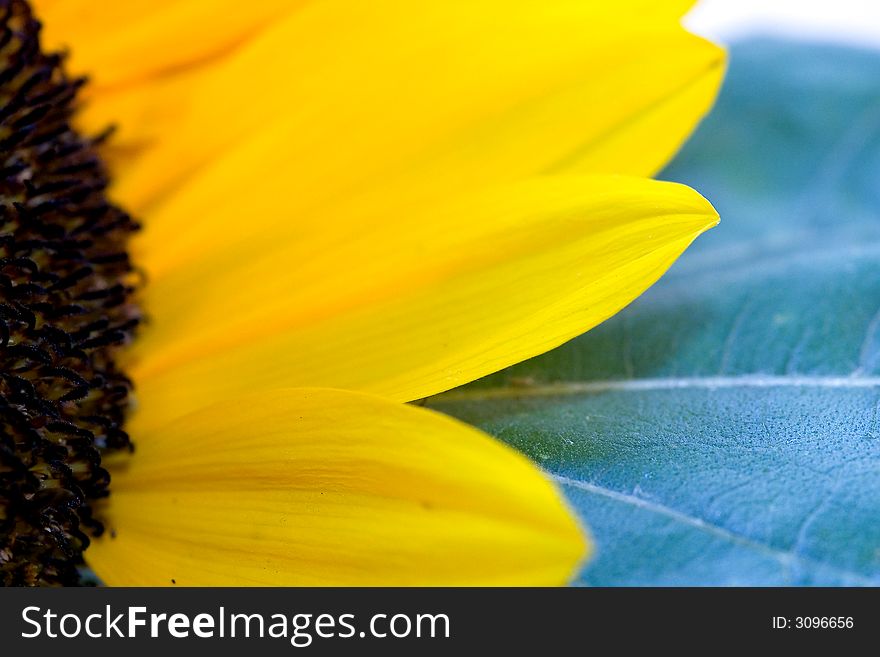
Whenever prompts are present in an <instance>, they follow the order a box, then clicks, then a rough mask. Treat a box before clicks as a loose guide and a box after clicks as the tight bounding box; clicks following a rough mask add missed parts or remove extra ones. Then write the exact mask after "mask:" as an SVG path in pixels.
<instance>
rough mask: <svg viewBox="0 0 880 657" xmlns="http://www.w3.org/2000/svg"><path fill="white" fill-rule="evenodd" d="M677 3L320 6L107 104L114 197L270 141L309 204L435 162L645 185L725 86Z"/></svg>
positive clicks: (466, 170)
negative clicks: (571, 173) (614, 177)
mask: <svg viewBox="0 0 880 657" xmlns="http://www.w3.org/2000/svg"><path fill="white" fill-rule="evenodd" d="M681 4H682V3H678V2H676V3H656V6H655V3H650V2H635V1H631V2H625V3H604V2H583V1H582V0H566V1H557V2H547V3H536V2H514V3H510V2H505V3H500V2H477V3H474V2H462V1H460V0H459V1H451V2H449V1H446V2H427V3H426V2H418V3H408V2H399V1H391V0H376V1H375V2H363V3H354V2H340V1H335V2H322V3H313V4H309V5H308V6H306V7H303V8H302V9H301V10H300V11H298V12H293V13H292V14H290V15H288V16H286V17H285V18H284V20H280V21H277V22H276V23H274V24H273V25H272V27H271V28H269V29H266V30H265V31H264V32H262V33H261V34H260V35H259V37H257V38H254V39H251V40H250V41H248V43H247V44H246V45H244V46H242V47H241V48H240V49H238V50H237V51H236V52H235V53H234V54H232V55H230V56H229V57H227V58H224V59H223V61H220V62H217V63H215V64H213V65H212V66H210V67H207V68H205V70H201V69H200V70H198V71H190V70H187V71H184V72H182V73H180V74H179V75H177V76H171V77H168V76H165V77H163V78H161V79H155V80H152V81H150V82H149V83H148V84H144V85H136V86H129V87H128V88H126V89H124V90H120V91H118V92H116V93H106V94H101V95H100V97H96V98H94V99H93V102H91V103H89V105H88V106H87V112H86V115H85V116H84V117H83V121H84V126H85V129H87V130H89V131H94V130H99V129H101V128H103V127H104V126H105V125H106V124H107V123H110V122H118V123H119V124H120V131H119V133H118V135H117V137H116V140H115V142H114V143H115V144H117V147H118V148H121V149H123V151H124V153H125V154H126V156H127V159H126V161H125V166H124V167H123V166H120V167H117V170H116V175H117V185H116V188H115V193H116V194H117V197H118V198H119V199H120V200H121V201H122V202H123V204H124V205H126V206H127V207H129V208H130V209H133V210H135V211H138V212H140V211H143V210H145V209H146V208H148V207H150V206H151V205H152V204H153V203H155V202H157V201H158V200H159V199H161V198H163V197H164V195H166V194H168V193H170V192H171V191H172V190H174V189H177V188H179V187H181V186H183V185H184V184H188V182H189V180H190V178H191V177H192V176H193V175H194V174H195V173H196V172H197V171H198V170H199V169H200V168H201V167H203V166H205V165H206V164H207V163H210V162H213V161H214V160H216V159H217V158H219V157H221V156H223V155H224V154H225V153H227V152H228V151H229V150H230V149H233V148H235V147H236V146H237V145H239V144H240V143H242V142H244V141H248V140H250V139H254V138H257V139H259V138H261V135H260V134H259V133H269V134H271V135H283V136H276V137H275V149H276V151H277V154H276V155H275V156H274V157H270V160H271V161H272V162H274V161H276V160H278V159H279V157H281V156H283V158H284V159H283V164H282V165H281V166H282V170H283V171H284V173H285V175H286V176H287V179H288V180H289V181H291V184H293V185H295V186H296V189H297V193H298V194H299V195H300V196H301V203H302V204H312V205H314V204H315V203H317V202H319V201H320V200H322V199H326V198H327V196H328V195H339V194H343V193H346V191H347V190H348V189H349V188H350V187H351V186H353V185H357V184H359V185H365V184H367V181H368V180H369V179H370V177H372V176H377V175H381V174H383V173H386V172H387V171H388V170H389V169H393V168H395V167H396V168H398V169H399V168H402V167H408V168H411V167H412V166H413V165H412V162H413V161H414V160H415V161H423V160H425V159H429V160H432V161H434V162H435V165H434V166H435V167H436V168H439V170H440V171H441V175H446V173H447V172H454V173H455V175H457V176H459V177H464V176H471V177H477V178H479V180H480V182H481V183H485V182H487V181H488V180H492V181H497V180H509V179H511V178H513V177H515V176H523V175H533V174H535V173H537V172H541V171H543V170H545V169H548V168H554V170H558V168H559V167H560V166H561V165H562V164H566V165H567V166H577V167H578V168H579V170H581V171H601V172H606V173H638V174H649V173H653V172H654V171H655V170H656V169H657V168H658V167H659V166H661V165H662V164H663V163H664V162H665V161H666V160H667V159H668V157H669V156H670V155H671V153H672V152H674V149H675V148H676V147H677V145H678V143H679V142H680V141H681V140H682V139H683V138H684V137H685V136H686V135H687V134H688V133H689V131H690V130H691V129H692V128H693V126H694V125H695V123H696V122H697V120H698V119H699V118H700V117H701V116H702V115H703V113H704V112H705V111H706V109H707V107H708V105H709V103H710V102H711V100H712V98H713V97H714V94H715V91H716V89H717V86H718V83H719V80H720V71H721V68H722V66H721V62H722V60H723V53H722V52H721V51H720V50H719V49H718V48H717V47H715V46H713V45H711V44H708V43H706V42H705V41H703V40H701V39H699V38H697V37H695V36H693V35H690V34H688V33H686V32H685V31H684V30H683V29H681V28H680V26H679V25H678V13H679V10H680V9H681ZM122 32H123V33H124V31H122ZM292 44H295V45H292ZM171 50H172V51H173V48H172V49H171ZM695 88H698V89H700V90H702V93H700V94H696V93H695V92H694V91H693V90H694V89H695ZM678 96H684V97H685V99H686V100H687V102H685V101H680V102H679V103H678V105H679V106H678V107H677V109H676V111H675V112H674V113H669V112H667V113H662V112H661V115H660V116H659V117H658V118H657V119H655V120H653V125H652V129H651V130H643V131H641V132H640V133H639V137H638V144H637V145H635V144H632V143H630V142H628V141H626V140H622V141H619V142H617V143H619V145H620V149H623V151H624V152H622V153H621V152H618V151H617V150H615V151H614V152H612V153H611V155H610V157H609V158H608V163H613V164H614V165H615V167H617V168H611V167H609V166H606V162H605V159H604V158H597V157H593V156H592V155H591V153H592V146H591V145H592V144H594V143H601V146H602V148H603V150H607V149H608V146H609V143H610V142H609V141H608V140H607V136H608V135H609V134H610V133H614V132H619V131H623V132H624V134H625V132H626V130H627V129H628V126H630V125H634V124H638V123H643V122H645V121H650V116H651V115H653V114H654V113H655V112H656V111H657V110H658V109H662V107H663V106H664V105H665V104H667V103H669V102H671V100H672V99H675V98H677V97H678ZM278 124H282V125H280V126H279V125H278ZM272 162H266V163H263V164H261V166H260V167H259V171H261V172H262V171H266V170H268V169H269V167H270V166H274V164H272ZM247 188H248V187H247V181H242V182H241V183H240V185H239V186H238V187H237V188H236V189H239V190H245V189H247ZM232 191H234V190H230V192H232ZM155 221H158V220H154V223H155Z"/></svg>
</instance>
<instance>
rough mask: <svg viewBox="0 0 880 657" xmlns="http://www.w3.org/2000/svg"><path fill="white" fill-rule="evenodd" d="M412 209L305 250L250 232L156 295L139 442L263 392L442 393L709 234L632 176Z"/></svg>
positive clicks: (378, 204)
mask: <svg viewBox="0 0 880 657" xmlns="http://www.w3.org/2000/svg"><path fill="white" fill-rule="evenodd" d="M405 198H406V197H405V195H404V194H403V193H402V192H401V193H400V194H393V193H389V191H388V190H384V189H380V190H376V191H375V193H374V194H373V195H371V196H361V197H358V198H353V199H351V203H350V204H349V205H348V206H346V207H345V208H341V207H338V208H336V214H333V215H331V216H321V217H318V218H317V219H316V221H319V222H320V221H323V222H324V230H323V231H322V232H316V233H312V234H311V235H310V236H308V237H303V238H302V239H298V238H297V237H296V231H297V230H299V228H298V227H297V226H296V225H294V226H292V227H291V228H290V230H288V231H287V232H286V233H278V234H275V233H271V234H268V235H262V234H260V233H259V232H258V231H257V232H256V233H253V234H252V233H250V232H248V229H247V227H246V224H247V223H248V219H247V218H242V226H241V232H240V233H237V236H238V237H239V239H240V243H239V244H238V245H237V246H233V247H230V250H228V251H224V250H222V249H221V250H220V251H218V252H217V253H213V252H212V254H211V256H207V255H205V256H203V257H196V256H194V255H192V254H190V255H191V257H193V258H195V260H192V261H190V262H189V263H188V264H186V265H183V264H181V265H180V266H178V267H176V268H175V269H173V270H170V271H167V272H166V273H165V274H164V275H162V276H160V277H158V278H157V279H156V280H154V281H153V282H152V283H151V284H150V285H148V286H147V288H146V299H145V302H146V309H147V312H148V313H149V314H150V315H151V317H152V318H153V324H152V325H151V326H150V327H148V328H147V329H146V330H145V332H144V334H143V335H142V337H141V338H140V339H139V340H138V341H137V343H136V346H135V352H134V357H133V360H132V362H131V363H130V370H129V371H130V372H131V373H132V375H133V376H134V378H135V381H136V383H137V389H138V395H139V397H140V399H141V400H142V406H143V408H144V409H145V411H144V412H143V413H139V414H137V415H136V416H135V417H134V418H133V422H134V425H133V426H144V424H149V423H154V422H160V421H162V420H166V419H168V418H171V417H174V416H176V415H179V414H181V413H184V412H187V411H189V410H191V409H193V408H198V407H200V406H202V405H205V404H207V403H210V401H211V400H214V399H218V398H227V397H234V396H236V395H238V394H241V393H242V392H245V391H248V390H255V389H265V388H274V387H288V386H290V387H299V386H322V387H323V386H326V387H339V388H347V389H356V390H363V391H369V392H374V393H377V394H382V395H384V396H388V397H391V398H394V399H397V400H412V399H418V398H420V397H424V396H427V395H430V394H434V393H437V392H441V391H443V390H447V389H449V388H452V387H455V386H458V385H460V384H463V383H466V382H468V381H471V380H474V379H476V378H478V377H481V376H484V375H486V374H489V373H491V372H494V371H497V370H499V369H501V368H503V367H506V366H508V365H511V364H513V363H516V362H519V361H521V360H524V359H526V358H529V357H531V356H534V355H537V354H539V353H542V352H544V351H547V350H549V349H552V348H554V347H556V346H558V345H559V344H561V343H563V342H565V341H566V340H569V339H570V338H572V337H574V336H576V335H579V334H580V333H583V332H584V331H586V330H588V329H589V328H591V327H593V326H595V325H596V324H598V323H599V322H601V321H603V320H605V319H606V318H608V317H610V316H611V315H613V314H614V313H615V312H617V311H618V310H620V308H622V307H623V306H625V305H626V304H628V303H629V302H630V301H632V300H633V299H634V298H635V297H636V296H638V295H639V294H640V293H641V292H642V291H643V290H645V288H647V287H648V286H649V285H651V284H652V283H653V282H654V281H655V280H656V279H657V278H658V277H659V276H660V275H661V274H662V273H663V272H664V271H665V270H666V269H667V268H668V267H669V266H670V265H671V264H672V262H673V261H674V260H675V259H676V258H677V257H678V255H679V254H680V253H681V252H682V251H683V250H684V249H685V248H686V247H687V246H688V245H689V244H690V243H691V241H692V240H693V239H694V238H695V237H696V236H697V235H698V234H699V233H701V232H702V231H704V230H706V229H707V228H708V227H710V226H712V225H714V224H715V223H716V222H717V215H716V214H715V211H714V210H713V208H712V207H711V206H710V205H709V204H708V203H707V202H706V201H705V200H704V199H703V198H702V197H701V196H699V195H698V194H697V193H695V192H694V191H693V190H690V189H688V188H687V187H684V186H681V185H677V184H673V183H663V182H656V181H650V180H645V179H636V178H626V177H555V178H554V177H547V178H537V179H534V180H531V181H529V182H527V183H520V184H517V185H509V186H502V187H498V188H492V189H488V190H483V191H481V192H480V193H478V194H468V195H465V196H463V197H460V198H455V199H434V200H433V202H432V203H419V204H415V205H406V204H404V205H402V206H400V205H397V206H395V205H390V202H391V201H390V199H394V200H395V201H400V200H401V199H405ZM249 237H252V238H253V239H249ZM254 244H259V245H260V248H254ZM273 245H274V247H273Z"/></svg>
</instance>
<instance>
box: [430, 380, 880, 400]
mask: <svg viewBox="0 0 880 657" xmlns="http://www.w3.org/2000/svg"><path fill="white" fill-rule="evenodd" d="M730 388H837V389H859V388H880V377H876V376H861V375H859V374H850V375H847V376H799V375H787V376H773V375H764V374H743V375H741V376H705V377H699V376H696V377H659V378H643V379H610V380H596V381H558V382H553V383H541V384H535V385H520V386H496V387H491V388H458V389H454V390H450V391H449V392H445V393H442V394H440V395H437V396H436V397H435V398H434V399H436V400H437V401H441V402H457V401H489V400H493V399H518V398H522V399H528V398H533V397H562V396H570V395H591V394H597V393H603V392H643V391H651V390H683V389H698V390H722V389H730Z"/></svg>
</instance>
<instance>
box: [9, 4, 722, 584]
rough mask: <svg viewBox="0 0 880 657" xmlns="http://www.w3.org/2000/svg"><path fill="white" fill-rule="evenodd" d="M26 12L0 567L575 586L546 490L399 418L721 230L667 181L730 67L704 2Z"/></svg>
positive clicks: (171, 579)
mask: <svg viewBox="0 0 880 657" xmlns="http://www.w3.org/2000/svg"><path fill="white" fill-rule="evenodd" d="M32 4H33V5H35V12H36V14H37V15H38V16H39V17H40V20H41V21H42V23H43V25H44V27H43V30H44V32H43V36H42V42H43V46H44V47H45V50H43V51H41V49H40V47H39V44H38V42H37V32H38V25H37V23H36V21H35V19H34V18H33V17H32V15H31V11H30V9H29V7H28V3H26V2H25V1H24V0H0V8H2V12H3V34H4V35H5V36H4V37H3V39H2V43H0V81H2V89H0V93H2V100H3V101H4V108H5V109H4V110H3V113H2V115H0V119H2V122H0V145H2V150H0V153H2V154H3V157H4V158H5V167H6V168H5V169H4V174H3V176H2V178H0V180H2V183H3V191H2V195H0V201H2V208H3V210H4V215H3V217H2V219H3V222H4V224H5V226H4V228H3V233H2V236H3V237H4V239H5V241H4V242H2V244H3V247H4V249H5V253H4V254H3V255H4V256H5V258H4V261H3V262H4V265H5V269H4V270H3V273H4V279H3V281H0V282H2V283H3V286H2V290H3V292H2V294H3V295H4V296H3V298H2V299H0V301H2V305H0V312H2V319H3V322H4V326H5V337H6V339H5V341H4V346H3V349H4V353H3V354H2V366H3V379H2V385H3V386H4V387H3V393H4V394H3V401H2V404H0V411H2V425H0V426H2V428H3V430H4V432H3V437H2V441H3V442H2V444H0V447H2V450H0V484H2V488H0V520H2V523H3V524H2V528H3V533H2V534H0V541H2V542H0V576H2V578H3V581H5V582H6V583H13V584H21V583H26V584H47V583H50V584H51V583H73V582H75V581H76V564H77V563H78V562H79V561H80V559H81V556H82V554H83V552H84V551H85V549H86V547H88V551H87V552H85V557H86V561H87V563H88V564H89V566H91V567H92V568H93V569H94V571H95V572H96V573H97V575H98V576H99V577H100V578H101V579H102V580H103V581H105V582H106V583H108V584H111V585H141V584H154V585H170V584H177V585H213V584H223V585H232V584H246V585H247V584H256V585H264V584H308V585H311V584H342V585H361V584H380V585H385V584H489V585H496V584H560V583H564V582H566V581H567V580H568V579H569V578H570V577H571V575H572V574H573V572H574V570H575V568H576V567H577V565H578V564H579V563H580V561H581V560H582V558H583V557H584V556H585V553H586V551H587V545H588V542H587V539H586V538H585V535H584V531H583V530H582V529H581V528H580V527H579V525H578V523H577V522H576V521H575V520H574V519H573V518H572V516H571V514H570V512H569V510H568V508H567V506H566V504H565V502H564V501H563V500H562V498H561V496H560V494H559V492H558V491H557V490H556V489H555V488H554V486H553V485H552V484H551V483H550V482H549V481H548V480H547V479H546V478H545V477H544V475H543V474H542V473H541V472H540V471H539V470H538V469H537V468H536V467H535V466H534V465H532V464H531V463H530V462H528V461H527V460H526V459H525V458H524V457H522V456H520V455H518V454H517V453H515V452H514V451H512V450H510V449H509V448H507V447H505V446H503V445H501V444H499V443H497V442H495V441H493V440H492V439H490V438H489V437H487V436H485V435H483V434H481V433H480V432H478V431H476V430H474V429H472V428H470V427H467V426H465V425H463V424H461V423H459V422H457V421H455V420H452V419H450V418H446V417H443V416H441V415H438V414H435V413H432V412H430V411H427V410H425V409H421V408H418V407H416V406H413V405H407V404H403V403H401V402H409V401H414V400H418V399H421V398H424V397H426V396H429V395H433V394H436V393H439V392H442V391H445V390H448V389H450V388H452V387H455V386H458V385H461V384H464V383H466V382H469V381H472V380H474V379H477V378H479V377H481V376H484V375H486V374H489V373H491V372H494V371H497V370H499V369H501V368H504V367H506V366H508V365H511V364H513V363H516V362H518V361H521V360H523V359H526V358H529V357H531V356H534V355H537V354H540V353H542V352H545V351H547V350H549V349H552V348H554V347H556V346H558V345H559V344H561V343H563V342H565V341H566V340H568V339H570V338H572V337H574V336H576V335H578V334H580V333H582V332H584V331H586V330H588V329H589V328H591V327H593V326H595V325H596V324H598V323H599V322H601V321H603V320H605V319H606V318H608V317H609V316H611V315H613V314H614V313H615V312H617V311H618V310H619V309H620V308H622V307H623V306H625V305H626V304H628V303H629V302H630V301H632V300H633V299H634V298H635V297H636V296H638V295H639V294H640V293H641V292H642V291H644V290H645V289H646V288H647V287H648V286H650V285H651V284H652V283H653V282H654V281H655V280H656V279H657V278H658V277H660V276H661V275H662V273H663V272H664V271H665V270H666V269H667V268H668V267H669V266H670V265H671V264H672V262H673V261H674V260H675V259H676V258H677V257H678V256H679V255H680V254H681V253H682V251H683V250H684V249H685V248H687V246H688V245H689V244H690V243H691V242H692V241H693V240H694V239H695V238H696V237H697V236H698V235H699V234H700V233H701V232H703V231H705V230H706V229H708V228H709V227H711V226H713V225H714V224H715V223H716V222H717V215H716V213H715V211H714V209H713V208H712V207H711V205H709V203H708V202H707V201H705V200H704V199H703V198H702V197H701V196H699V194H697V193H696V192H694V191H693V190H691V189H689V188H687V187H684V186H682V185H678V184H673V183H665V182H658V181H653V180H649V179H648V178H646V176H650V175H653V174H654V173H655V172H656V171H657V170H658V169H659V168H660V167H661V166H662V165H663V164H664V163H665V162H666V161H667V160H668V159H669V158H670V157H671V156H672V154H673V153H674V152H675V150H676V149H677V148H678V146H679V145H680V144H681V142H682V141H683V140H684V139H685V138H686V136H687V135H688V134H689V132H690V131H691V130H692V129H693V126H694V125H695V124H696V122H697V121H698V120H699V118H700V117H701V116H702V115H703V114H704V113H705V112H706V111H707V110H708V108H709V107H710V105H711V102H712V100H713V98H714V95H715V93H716V91H717V88H718V85H719V84H720V80H721V77H722V74H723V66H724V56H723V52H722V51H720V50H719V49H718V48H717V47H716V46H714V45H712V44H710V43H707V42H705V41H704V40H702V39H700V38H698V37H696V36H694V35H691V34H689V33H688V32H686V31H685V30H684V29H683V28H682V27H681V26H680V18H681V16H682V14H683V13H684V12H685V11H686V10H687V9H688V6H689V4H690V3H689V2H682V1H677V0H660V1H658V0H621V1H620V2H599V1H591V0H552V1H550V2H541V3H535V2H525V1H522V2H521V1H518V0H514V1H512V2H511V1H510V0H505V2H499V1H497V0H477V1H475V0H467V1H465V0H442V1H440V0H425V1H424V2H403V1H400V0H397V1H395V0H371V2H351V1H346V0H262V1H259V2H250V3H242V2H240V1H239V0H126V1H125V2H102V1H95V0H39V1H37V2H34V3H32ZM55 51H63V52H64V53H65V57H64V58H63V61H62V58H61V57H58V56H56V55H51V54H49V55H47V54H43V52H55ZM65 71H71V73H72V74H73V75H87V76H88V78H89V84H88V85H87V86H85V87H83V88H82V89H80V87H81V86H82V85H81V81H80V79H79V78H75V77H69V76H68V75H67V74H66V73H65ZM77 93H78V98H79V101H76V102H75V101H74V99H75V97H77ZM74 109H76V113H75V114H74V111H73V110H74ZM108 124H114V125H115V126H116V130H115V132H114V133H113V134H112V136H111V138H110V139H105V138H104V137H105V136H106V135H105V133H104V132H103V131H104V129H105V127H106V126H107V125H108ZM82 135H101V136H99V137H91V138H86V137H83V136H82ZM98 154H100V157H101V158H102V159H103V162H104V163H106V165H107V167H108V168H109V171H110V172H111V174H112V180H113V185H112V187H110V189H109V191H107V192H105V188H106V186H107V178H106V175H105V173H104V171H105V169H104V164H103V163H102V160H101V159H99V158H98ZM108 195H109V197H108ZM129 213H130V214H129ZM132 216H135V217H138V218H139V219H142V221H143V224H144V227H143V230H141V231H140V232H138V233H137V234H136V237H135V238H134V240H133V242H131V244H129V237H130V236H131V235H134V234H135V231H136V229H137V225H136V224H135V222H134V221H133V220H132V219H131V217H132ZM129 247H130V248H129ZM129 252H130V253H131V254H132V257H131V258H129V256H128V253H129ZM132 262H134V263H136V264H137V267H135V266H134V265H132ZM141 271H142V272H143V273H144V274H145V276H144V279H143V280H145V281H146V283H143V281H142V280H141V279H140V277H139V276H138V275H137V274H138V273H139V272H141ZM140 308H143V309H144V316H145V317H146V318H147V319H146V321H144V320H143V317H142V315H141V310H140ZM135 331H136V332H137V339H136V340H134V341H133V342H132V341H131V340H130V337H131V336H132V334H133V333H134V332H135ZM130 342H131V344H129V343H130ZM123 347H124V348H123ZM132 383H133V385H132ZM132 390H133V391H134V392H133V393H132ZM123 422H124V423H125V424H124V426H123ZM129 435H131V437H132V442H133V444H134V445H135V446H136V450H134V452H133V454H132V453H130V452H131V449H127V448H128V447H129ZM107 471H109V473H110V475H108V472H107ZM110 476H112V494H111V495H109V497H108V491H109V490H110V487H109V481H110ZM89 544H90V545H89Z"/></svg>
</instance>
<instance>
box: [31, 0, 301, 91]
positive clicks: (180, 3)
mask: <svg viewBox="0 0 880 657" xmlns="http://www.w3.org/2000/svg"><path fill="white" fill-rule="evenodd" d="M303 2H305V0H257V1H256V2H242V1H241V0H120V1H118V2H106V1H101V0H98V1H96V0H32V3H33V5H34V8H35V11H36V14H37V16H38V17H39V18H40V20H41V21H42V22H43V25H44V27H43V44H44V46H45V47H47V48H49V49H67V50H69V51H70V62H69V67H70V69H71V70H73V71H74V72H76V73H77V74H83V73H85V74H87V75H89V77H90V79H91V80H92V83H93V85H94V87H96V88H97V89H103V88H105V87H112V86H115V85H120V84H124V83H131V82H134V81H138V80H143V79H149V78H152V77H156V76H158V75H160V74H163V73H169V72H173V71H177V70H179V69H181V68H183V67H186V66H191V65H194V64H200V63H204V62H205V61H206V60H210V59H212V58H216V57H219V56H222V55H224V54H228V52H229V51H230V50H232V49H233V48H235V46H237V45H240V44H242V43H243V42H245V41H247V40H248V39H249V38H253V37H254V36H255V35H256V34H257V33H259V32H260V31H261V30H262V29H263V28H265V26H266V25H267V24H269V23H270V22H271V21H272V20H273V19H277V18H278V17H279V16H282V15H284V14H287V13H291V12H293V11H295V10H296V9H297V8H298V7H299V6H300V5H301V4H302V3H303Z"/></svg>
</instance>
